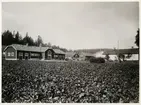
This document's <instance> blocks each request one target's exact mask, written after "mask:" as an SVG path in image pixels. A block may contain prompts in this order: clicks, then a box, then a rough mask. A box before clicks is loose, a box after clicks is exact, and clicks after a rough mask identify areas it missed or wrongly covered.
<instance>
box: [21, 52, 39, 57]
mask: <svg viewBox="0 0 141 105" xmlns="http://www.w3.org/2000/svg"><path fill="white" fill-rule="evenodd" d="M19 56H23V53H22V52H19ZM25 56H29V53H25ZM31 56H40V54H37V53H31Z"/></svg>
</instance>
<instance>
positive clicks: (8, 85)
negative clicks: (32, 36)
mask: <svg viewBox="0 0 141 105" xmlns="http://www.w3.org/2000/svg"><path fill="white" fill-rule="evenodd" d="M2 102H19V103H20V102H34V103H35V102H37V103H38V102H43V103H52V102H54V103H58V102H62V103H71V102H75V103H76V102H77V103H84V102H88V103H117V102H120V103H128V102H133V103H137V102H139V64H138V63H132V62H128V63H126V62H123V63H102V64H96V63H80V62H63V63H62V62H44V61H5V60H3V61H2Z"/></svg>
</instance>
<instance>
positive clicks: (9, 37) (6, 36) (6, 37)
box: [2, 30, 14, 45]
mask: <svg viewBox="0 0 141 105" xmlns="http://www.w3.org/2000/svg"><path fill="white" fill-rule="evenodd" d="M13 43H14V36H13V34H12V32H10V31H9V30H7V31H4V32H3V33H2V45H10V44H13Z"/></svg>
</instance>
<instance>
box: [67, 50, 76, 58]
mask: <svg viewBox="0 0 141 105" xmlns="http://www.w3.org/2000/svg"><path fill="white" fill-rule="evenodd" d="M65 54H66V57H73V56H74V55H75V54H76V53H75V52H72V51H70V52H66V53H65Z"/></svg>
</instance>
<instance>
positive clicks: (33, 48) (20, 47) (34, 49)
mask: <svg viewBox="0 0 141 105" xmlns="http://www.w3.org/2000/svg"><path fill="white" fill-rule="evenodd" d="M9 46H12V47H13V48H15V49H16V50H18V51H30V52H45V51H46V50H47V49H50V48H49V47H37V46H27V45H20V44H12V45H9ZM7 47H8V46H7ZM51 49H52V48H51ZM5 50H6V48H5ZM53 51H54V52H55V53H57V54H65V53H64V52H63V51H62V50H60V49H53Z"/></svg>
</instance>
